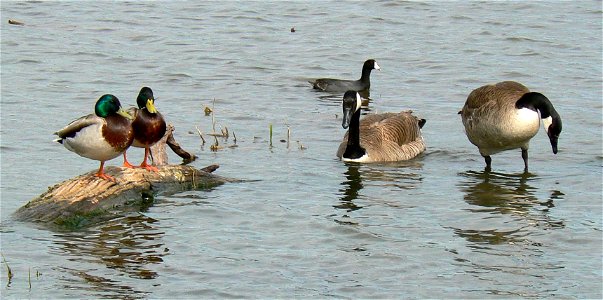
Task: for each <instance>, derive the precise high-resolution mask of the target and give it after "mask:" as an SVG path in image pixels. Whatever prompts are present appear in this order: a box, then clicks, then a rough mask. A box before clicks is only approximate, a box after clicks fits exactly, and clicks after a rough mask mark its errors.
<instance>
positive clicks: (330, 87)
mask: <svg viewBox="0 0 603 300" xmlns="http://www.w3.org/2000/svg"><path fill="white" fill-rule="evenodd" d="M373 69H375V70H381V67H379V65H378V64H377V62H376V61H375V60H374V59H369V60H367V61H365V62H364V65H362V76H361V77H360V79H358V80H343V79H333V78H320V79H316V80H315V81H309V82H310V83H311V84H312V87H313V88H314V89H317V90H321V91H324V92H335V93H343V92H345V91H349V90H352V91H356V92H360V91H365V90H368V89H369V88H370V87H371V80H370V77H371V71H372V70H373Z"/></svg>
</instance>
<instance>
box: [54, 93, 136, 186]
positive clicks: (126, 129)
mask: <svg viewBox="0 0 603 300" xmlns="http://www.w3.org/2000/svg"><path fill="white" fill-rule="evenodd" d="M129 119H130V120H131V119H133V117H132V116H131V115H130V114H128V113H127V112H126V111H124V110H123V109H122V108H121V104H120V103H119V99H117V97H115V96H113V95H109V94H107V95H103V96H101V97H100V98H99V99H98V101H97V102H96V105H95V107H94V114H90V115H87V116H83V117H81V118H79V119H77V120H74V121H73V122H71V123H69V124H68V125H67V126H65V127H64V128H63V129H61V130H59V131H57V132H55V134H56V135H58V136H59V138H58V139H57V140H56V141H57V142H59V143H61V144H63V146H65V148H67V149H68V150H70V151H72V152H75V153H77V154H78V155H80V156H83V157H86V158H89V159H94V160H98V161H100V168H99V169H98V172H96V174H95V175H96V176H98V177H100V178H103V179H107V180H112V181H115V179H114V178H113V177H111V176H109V175H107V174H105V173H104V165H105V161H107V160H110V159H113V158H116V157H118V156H119V155H120V154H122V153H123V152H124V151H126V149H127V148H128V147H130V145H131V144H132V141H133V139H134V131H133V130H132V126H131V125H130V123H131V121H130V120H129Z"/></svg>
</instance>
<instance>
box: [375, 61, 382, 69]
mask: <svg viewBox="0 0 603 300" xmlns="http://www.w3.org/2000/svg"><path fill="white" fill-rule="evenodd" d="M375 70H381V67H380V66H379V65H378V64H377V62H375Z"/></svg>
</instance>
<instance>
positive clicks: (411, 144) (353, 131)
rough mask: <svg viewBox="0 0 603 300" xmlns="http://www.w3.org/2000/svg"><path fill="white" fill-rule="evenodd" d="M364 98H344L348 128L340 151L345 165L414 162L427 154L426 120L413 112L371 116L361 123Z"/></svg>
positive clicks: (349, 93) (352, 94)
mask: <svg viewBox="0 0 603 300" xmlns="http://www.w3.org/2000/svg"><path fill="white" fill-rule="evenodd" d="M360 107H361V99H360V95H359V94H358V93H357V92H354V91H347V92H346V93H345V94H344V96H343V123H342V126H343V128H348V127H349V130H348V132H346V134H345V136H344V137H343V141H342V142H341V144H340V145H339V149H338V150H337V157H339V158H340V159H342V160H343V161H354V162H384V161H400V160H408V159H411V158H413V157H415V156H417V155H419V154H420V153H422V152H423V151H425V142H424V141H423V137H422V136H421V128H422V127H423V125H425V119H419V118H417V117H416V116H414V115H412V111H403V112H399V113H382V114H373V115H368V116H366V117H365V118H363V119H362V121H361V120H360Z"/></svg>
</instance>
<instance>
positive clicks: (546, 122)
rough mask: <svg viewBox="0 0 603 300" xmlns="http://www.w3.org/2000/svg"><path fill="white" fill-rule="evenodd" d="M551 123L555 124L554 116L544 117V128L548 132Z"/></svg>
mask: <svg viewBox="0 0 603 300" xmlns="http://www.w3.org/2000/svg"><path fill="white" fill-rule="evenodd" d="M551 124H553V118H552V117H550V116H549V117H548V118H544V119H542V125H543V126H544V130H546V131H547V132H548V131H549V127H550V126H551Z"/></svg>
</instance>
